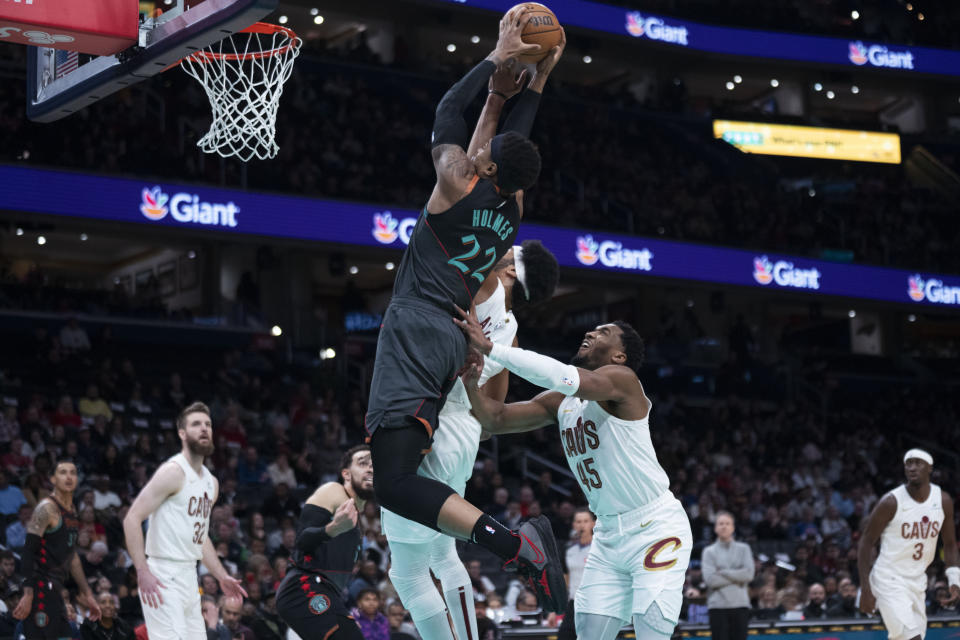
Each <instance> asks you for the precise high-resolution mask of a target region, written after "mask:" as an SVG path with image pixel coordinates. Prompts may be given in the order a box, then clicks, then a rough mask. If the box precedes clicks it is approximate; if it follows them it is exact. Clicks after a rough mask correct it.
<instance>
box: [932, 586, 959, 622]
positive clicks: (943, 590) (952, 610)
mask: <svg viewBox="0 0 960 640" xmlns="http://www.w3.org/2000/svg"><path fill="white" fill-rule="evenodd" d="M957 609H958V607H957V601H956V600H954V599H953V598H952V597H951V596H950V589H949V588H948V587H947V585H946V584H945V583H944V582H937V583H936V584H935V585H934V588H933V598H931V599H930V603H929V605H928V606H927V613H928V614H930V615H931V616H956V615H957Z"/></svg>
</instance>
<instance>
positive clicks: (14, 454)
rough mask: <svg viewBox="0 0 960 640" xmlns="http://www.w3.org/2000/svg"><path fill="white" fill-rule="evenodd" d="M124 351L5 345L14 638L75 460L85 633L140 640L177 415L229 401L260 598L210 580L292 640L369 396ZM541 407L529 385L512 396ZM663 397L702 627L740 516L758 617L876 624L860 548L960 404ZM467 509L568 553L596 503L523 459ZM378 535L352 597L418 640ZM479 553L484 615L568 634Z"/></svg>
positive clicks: (256, 634) (0, 565)
mask: <svg viewBox="0 0 960 640" xmlns="http://www.w3.org/2000/svg"><path fill="white" fill-rule="evenodd" d="M109 335H110V334H109V332H103V333H100V334H99V335H94V336H91V335H89V334H88V332H87V329H86V328H85V327H84V326H83V325H81V324H79V323H77V322H75V321H67V322H65V323H64V324H63V326H62V327H60V329H59V330H57V331H46V330H37V331H36V332H35V333H34V334H33V335H32V336H28V335H20V334H14V333H8V334H6V335H5V336H4V339H5V341H6V343H7V344H10V345H15V348H11V349H10V350H9V351H8V352H9V358H8V359H7V360H6V361H5V362H4V365H3V366H4V368H3V371H2V372H0V402H2V404H3V406H2V412H0V517H2V519H3V526H2V540H0V542H2V543H3V545H4V549H3V554H2V557H0V570H2V572H3V576H2V578H3V580H2V581H0V590H2V591H3V594H2V598H0V601H2V602H4V603H5V605H4V606H5V607H6V609H7V611H6V612H2V613H0V637H4V636H3V633H4V631H3V630H4V629H5V627H3V625H4V624H6V625H11V627H10V628H12V624H14V621H13V620H12V619H11V617H10V611H11V610H12V606H13V605H15V604H16V599H17V597H18V591H19V581H20V576H19V575H18V573H17V572H18V570H19V562H18V559H17V556H16V553H17V552H18V551H19V549H20V548H22V545H23V543H24V539H25V523H26V522H27V521H28V519H29V517H30V513H31V510H32V508H33V507H34V506H35V505H36V504H37V502H38V501H39V500H41V499H42V498H43V497H44V496H46V495H48V493H49V484H48V480H47V478H48V474H49V471H50V468H51V464H52V463H53V461H54V460H55V459H57V458H58V457H60V456H68V457H70V458H72V459H73V460H75V461H76V462H77V465H78V469H79V471H80V480H81V482H80V486H79V488H78V490H77V492H76V494H75V499H76V507H77V509H78V513H79V518H80V522H81V526H80V533H79V538H78V541H77V549H78V553H79V554H80V557H81V561H82V564H83V567H84V571H85V573H86V575H87V577H88V580H89V581H90V582H91V585H92V588H93V591H94V593H95V594H96V595H97V597H98V599H102V600H103V602H104V603H107V600H109V603H107V604H108V607H106V608H105V610H106V611H115V614H114V615H115V617H114V618H113V622H111V619H110V618H107V619H106V620H105V621H104V622H102V623H97V624H99V625H100V627H98V626H97V625H96V624H94V623H92V622H91V621H89V620H84V619H83V618H84V611H83V609H82V607H77V606H75V605H73V604H72V605H71V607H72V609H71V610H72V611H74V612H75V613H74V614H72V615H75V616H76V618H77V629H78V631H77V633H78V634H90V633H92V634H94V635H92V636H91V635H83V637H85V638H87V637H107V635H109V634H107V635H100V636H98V635H96V634H97V633H101V631H100V629H101V627H102V626H103V625H107V624H116V625H117V629H118V630H123V633H135V632H136V626H137V625H138V624H139V622H138V621H139V619H140V615H141V614H140V611H141V609H140V607H141V605H140V601H139V598H138V597H137V580H136V572H135V570H134V569H133V568H132V566H131V561H130V558H129V556H128V555H127V554H126V552H125V550H124V545H123V537H122V529H121V526H120V522H121V520H122V518H123V516H124V515H125V513H126V511H127V509H128V508H129V504H130V503H131V501H132V499H133V498H134V497H135V496H136V495H137V492H138V491H139V490H140V488H142V487H143V485H144V484H145V483H146V481H147V480H148V478H149V477H150V475H151V474H152V473H153V471H154V470H155V469H156V467H157V466H158V464H159V463H161V462H162V461H163V460H165V459H166V458H167V457H169V456H170V455H172V454H174V453H176V452H177V451H178V450H179V448H180V443H179V441H178V439H177V436H176V432H175V431H174V430H173V423H172V418H173V416H174V415H175V413H176V411H177V410H178V409H179V408H181V407H182V406H183V405H184V404H186V403H187V402H189V401H190V400H192V399H194V398H201V399H203V400H206V401H207V402H208V403H209V404H210V406H211V409H212V412H213V419H214V425H215V440H216V451H215V452H214V454H213V455H212V456H211V457H210V458H209V460H208V464H209V466H210V468H211V470H212V471H213V472H214V473H215V474H216V475H217V476H218V478H219V480H220V484H221V496H220V500H219V502H218V504H217V505H216V506H215V507H214V509H213V511H212V514H211V523H210V529H209V530H210V535H211V539H212V541H213V542H214V544H215V548H216V550H217V553H218V555H219V556H220V558H221V559H222V561H223V563H224V566H225V567H227V569H228V571H230V572H231V573H232V574H233V575H236V576H237V577H239V578H240V579H241V580H243V582H244V584H245V586H246V589H247V592H248V594H249V597H248V598H247V599H246V600H245V601H243V602H240V601H232V600H229V599H226V600H224V599H223V598H222V597H221V594H220V593H219V590H218V585H217V582H216V580H214V579H213V578H212V576H210V575H206V574H205V573H204V570H203V569H202V568H201V570H200V576H199V583H200V586H201V588H202V590H203V593H204V596H205V597H204V601H203V604H204V615H205V619H207V620H208V624H209V625H210V628H211V630H212V631H211V632H212V633H214V632H215V633H220V632H218V631H217V628H218V625H220V626H222V627H223V629H226V630H227V631H225V632H224V633H237V632H238V631H239V632H241V633H243V635H244V637H245V638H246V639H247V640H251V639H256V640H270V639H273V638H281V637H283V633H284V627H283V623H282V621H281V620H280V619H279V618H278V617H277V615H276V608H275V592H276V589H277V586H278V585H279V583H280V581H281V580H282V578H283V576H284V574H285V572H286V570H287V567H288V563H289V556H290V552H291V549H292V546H293V541H294V538H295V530H296V525H297V517H298V514H299V511H300V508H301V503H302V500H303V498H304V497H305V496H306V495H307V494H309V492H310V491H311V490H312V489H313V488H314V487H315V486H316V485H317V484H319V483H322V482H325V481H330V480H333V479H335V478H337V472H338V469H337V467H338V460H339V458H340V454H341V452H342V451H343V450H345V449H346V448H347V447H348V446H350V445H352V444H355V443H356V442H358V441H359V440H360V439H361V438H362V435H363V433H362V419H363V412H364V408H363V400H362V394H361V393H360V390H359V389H351V388H349V387H346V388H345V387H343V386H336V385H334V384H330V383H328V382H326V381H324V380H322V379H318V378H317V377H315V376H314V377H312V378H311V377H310V376H308V375H306V374H304V373H303V372H302V371H297V370H293V369H291V368H290V366H289V365H286V364H284V363H283V362H282V361H281V360H279V359H274V358H273V357H272V356H270V355H269V354H266V355H265V354H263V353H259V352H254V351H252V350H251V351H242V350H220V351H215V350H214V351H198V352H196V353H195V354H194V357H195V358H197V359H198V360H199V361H201V362H198V363H197V366H191V365H190V363H188V362H186V361H184V360H183V359H182V358H180V357H178V356H176V355H174V356H168V359H167V360H164V359H163V357H162V356H161V355H159V354H158V353H157V352H155V351H152V352H142V351H141V350H142V346H138V345H136V344H117V343H116V342H115V341H113V340H112V339H105V336H106V337H107V338H109ZM54 352H56V353H57V356H56V358H55V359H54V360H51V359H50V358H51V353H54ZM177 362H179V363H180V365H179V367H178V366H177V365H176V364H175V363H177ZM819 375H822V374H819ZM528 390H529V389H528V388H527V387H524V386H523V385H521V384H520V383H517V382H514V384H513V387H512V391H511V396H512V397H517V398H519V397H524V394H526V393H527V392H528ZM648 392H649V393H651V394H652V395H653V397H654V399H655V406H656V409H655V415H654V421H653V424H654V442H655V445H656V447H657V454H658V458H659V460H660V461H661V463H662V464H663V466H664V467H665V469H666V470H667V472H668V474H669V476H670V478H671V482H672V485H671V490H672V491H673V493H674V494H675V495H676V496H677V497H678V498H679V499H680V500H681V501H682V503H683V504H684V507H685V508H686V510H687V513H688V515H689V517H690V520H691V525H692V530H693V537H694V543H695V548H694V556H693V557H694V560H693V562H692V563H691V567H690V570H689V572H688V580H687V585H686V586H685V595H686V596H687V599H686V606H685V609H684V619H685V620H687V621H689V622H692V623H696V622H704V621H705V619H706V618H705V616H706V605H705V602H704V596H705V595H706V592H707V586H706V583H705V578H704V575H703V571H702V569H701V567H700V554H701V552H702V550H703V548H704V547H705V546H706V545H707V544H709V543H710V542H711V541H712V540H713V531H714V527H715V525H716V520H717V514H718V513H719V512H720V511H721V510H723V511H729V512H731V513H732V514H733V515H734V517H735V518H736V527H737V539H739V540H741V541H744V542H747V543H749V544H750V545H751V548H752V550H753V552H754V554H755V558H756V578H755V579H754V581H753V582H752V583H751V584H750V587H749V596H750V600H751V606H752V607H753V616H754V618H755V619H757V620H795V619H800V618H801V617H803V618H815V617H822V616H833V617H844V618H846V617H853V618H856V617H859V616H860V614H859V613H858V612H857V610H856V607H855V606H854V605H853V604H852V600H851V599H850V598H851V597H853V596H855V591H856V585H855V583H856V581H857V580H858V574H857V570H856V562H857V558H856V544H857V540H858V536H859V532H860V530H861V527H862V525H863V522H864V518H865V517H866V515H867V514H869V512H870V510H871V508H872V507H873V505H874V504H875V503H876V501H877V500H878V496H880V495H882V494H883V492H884V491H886V490H888V489H889V488H891V487H892V486H894V485H895V484H897V483H899V482H901V481H902V465H901V464H900V461H899V456H900V455H901V454H902V451H903V450H904V449H905V448H906V447H907V444H908V441H907V440H905V433H904V431H903V425H904V424H910V425H912V429H911V430H912V431H914V432H917V433H924V434H925V437H926V438H928V439H929V440H931V441H934V442H938V441H939V442H950V441H952V434H953V431H954V425H955V424H956V422H957V420H958V418H960V403H958V402H957V401H956V400H955V399H954V398H952V397H950V396H946V395H944V394H939V393H937V392H936V391H928V392H924V391H922V390H919V389H917V388H912V387H907V388H903V389H902V390H901V391H900V392H893V393H887V394H884V395H883V397H882V398H878V397H876V395H871V396H857V395H856V394H848V393H845V392H844V393H841V392H839V390H838V393H837V394H836V395H835V396H834V400H833V404H832V407H831V411H829V412H822V411H820V410H818V409H817V408H816V407H815V406H813V405H812V404H811V405H807V404H805V403H792V402H787V403H783V404H776V403H771V402H768V401H763V400H753V399H749V400H748V399H745V397H742V396H739V395H724V394H719V395H715V396H713V397H707V398H704V397H700V398H693V397H688V396H685V395H682V394H673V393H670V392H663V393H658V391H657V384H656V382H655V381H651V382H650V383H649V388H648ZM934 408H935V409H936V410H934ZM507 447H509V450H517V449H521V448H529V449H532V450H536V451H537V452H538V453H539V454H540V455H543V456H545V457H547V458H549V459H552V460H554V461H556V462H560V461H562V459H563V456H562V452H561V450H560V443H559V441H558V440H557V438H555V437H554V434H553V432H551V431H550V430H541V431H536V432H532V433H530V434H526V435H525V436H515V437H512V438H510V439H509V440H506V439H502V444H501V450H502V451H505V450H507V449H506V448H507ZM936 455H938V454H936V453H935V456H936ZM508 458H509V459H508ZM934 481H935V482H938V483H940V484H941V485H942V486H943V487H944V489H945V490H947V491H949V492H951V493H954V494H955V493H956V490H957V489H958V476H957V475H956V474H955V473H954V471H953V469H952V468H951V467H950V466H949V465H947V464H944V465H942V466H938V467H937V474H936V476H935V478H934ZM558 487H559V489H560V490H558ZM567 494H569V495H567ZM467 498H468V499H470V500H471V501H472V502H474V503H475V504H477V505H478V506H481V507H483V508H484V509H485V510H486V511H487V512H489V513H491V514H493V515H494V516H495V517H497V518H498V519H500V520H501V521H503V522H504V523H505V524H507V525H508V526H511V527H515V526H517V525H518V524H519V523H520V522H522V521H523V520H524V519H525V518H528V517H531V516H536V515H539V514H545V515H547V516H548V517H549V518H550V519H551V521H552V523H553V526H554V531H555V533H556V535H557V537H558V539H559V540H561V541H570V540H571V530H572V523H573V518H574V514H575V510H576V508H577V507H578V506H580V505H582V504H583V503H584V498H583V495H582V493H581V492H580V490H579V487H578V485H577V484H576V481H575V479H574V478H572V477H566V476H563V475H561V474H555V473H551V472H550V471H544V472H543V473H542V474H541V475H540V477H539V478H537V479H536V480H527V479H524V478H523V476H522V475H521V467H520V464H519V461H518V459H517V458H516V457H512V456H510V457H504V458H503V459H500V460H495V459H494V458H492V457H482V458H481V460H480V461H479V462H478V465H477V468H476V471H475V473H474V476H473V478H472V479H471V481H470V482H469V484H468V487H467ZM360 526H361V528H362V530H363V543H362V545H363V552H362V556H361V560H360V562H359V563H358V566H357V570H356V576H355V578H354V579H353V581H352V582H351V584H350V585H349V588H348V589H347V598H348V601H349V604H350V606H351V607H355V608H356V611H355V616H356V617H357V619H358V621H359V622H360V625H361V627H363V629H364V633H365V634H366V636H365V637H367V638H378V639H379V638H380V637H386V636H384V635H383V634H384V633H388V632H387V631H386V630H387V629H393V630H399V629H401V628H403V629H405V630H406V631H407V632H409V631H410V629H409V621H408V619H407V617H406V614H405V612H404V610H403V608H402V603H399V602H398V601H397V598H396V592H395V590H394V589H393V588H392V586H391V585H390V581H389V577H388V575H387V572H388V570H389V566H390V549H389V545H388V544H387V541H386V539H385V537H384V536H383V535H382V533H381V530H380V522H379V512H378V509H377V507H376V505H375V504H374V503H372V502H371V503H368V505H367V507H366V509H365V510H364V512H363V513H362V514H361V516H360ZM468 553H470V554H471V555H465V556H464V557H465V559H466V560H467V567H468V573H469V575H470V576H471V580H472V582H473V584H474V591H475V595H476V599H477V607H478V611H479V613H480V616H479V617H480V619H481V624H482V625H483V626H484V627H485V628H487V631H488V632H489V633H490V634H495V633H496V632H495V631H494V627H495V626H496V625H498V624H499V625H500V626H503V625H509V624H521V625H522V624H530V623H544V624H548V625H555V624H557V620H556V617H555V616H544V615H542V613H541V612H540V610H539V609H538V608H537V605H536V599H535V597H534V596H533V594H531V593H529V592H527V591H525V589H524V586H523V585H522V584H521V583H520V582H519V581H516V580H513V581H509V580H505V576H504V575H503V574H500V573H499V572H496V571H494V570H492V567H493V566H494V565H493V564H492V563H491V564H484V560H485V559H484V557H483V555H482V554H480V555H472V553H475V552H468ZM941 568H942V567H940V566H939V563H935V564H934V566H933V569H932V571H931V572H930V576H931V578H930V595H929V599H928V606H929V610H930V612H931V614H945V615H948V614H953V613H955V610H954V608H953V605H950V604H948V603H947V597H946V595H945V591H944V589H943V582H942V579H941V578H942V576H941V575H940V574H941V571H940V569H941ZM851 594H853V595H851ZM101 606H103V605H101ZM0 608H2V607H0ZM126 626H129V627H130V629H126ZM85 628H86V629H87V630H86V631H85V630H84V629H85ZM108 631H109V629H108ZM110 633H113V632H110ZM411 635H413V634H411ZM120 637H123V636H120ZM211 637H218V636H213V635H212V636H211ZM414 637H415V636H414ZM491 637H492V636H491Z"/></svg>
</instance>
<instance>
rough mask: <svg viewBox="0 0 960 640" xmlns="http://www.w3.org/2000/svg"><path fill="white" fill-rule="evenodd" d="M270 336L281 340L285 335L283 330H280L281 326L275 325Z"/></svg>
mask: <svg viewBox="0 0 960 640" xmlns="http://www.w3.org/2000/svg"><path fill="white" fill-rule="evenodd" d="M270 335H272V336H273V337H274V338H279V337H280V336H282V335H283V329H281V328H280V325H276V324H275V325H273V327H271V328H270Z"/></svg>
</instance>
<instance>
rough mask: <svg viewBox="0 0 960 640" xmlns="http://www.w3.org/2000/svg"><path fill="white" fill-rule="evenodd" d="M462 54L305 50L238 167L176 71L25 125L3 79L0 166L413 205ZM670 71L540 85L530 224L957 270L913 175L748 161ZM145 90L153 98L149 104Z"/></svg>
mask: <svg viewBox="0 0 960 640" xmlns="http://www.w3.org/2000/svg"><path fill="white" fill-rule="evenodd" d="M707 4H709V3H707ZM735 4H737V3H735ZM741 4H744V5H751V6H752V5H755V4H757V3H755V2H744V3H741ZM798 4H807V3H800V2H798ZM774 5H777V6H778V7H779V6H780V5H779V4H778V3H774ZM770 6H771V7H772V6H773V5H770ZM724 10H726V6H725V7H724ZM0 55H4V56H7V57H10V58H13V60H12V61H11V64H12V65H18V64H24V63H23V62H22V61H21V60H17V59H16V58H17V56H19V55H22V50H21V49H19V48H15V47H5V48H4V50H3V51H2V53H0ZM464 62H466V61H462V60H455V59H454V58H453V57H451V59H450V60H449V61H447V62H444V63H442V64H441V63H440V62H438V61H434V60H417V61H408V62H406V63H405V66H406V68H407V69H411V70H412V71H407V70H403V71H398V70H397V69H396V68H393V67H387V66H385V65H383V64H380V63H379V62H378V60H377V57H376V56H374V55H372V52H371V51H370V49H369V48H367V47H366V45H365V44H364V42H363V41H362V40H359V41H356V44H355V46H353V47H352V48H350V47H347V48H341V49H327V48H324V46H323V45H322V43H316V42H312V43H308V45H307V46H306V47H305V53H303V55H302V56H301V58H300V59H299V60H298V62H297V65H296V66H295V67H294V72H293V75H292V77H291V78H290V80H289V81H288V83H287V85H286V87H285V89H284V94H283V100H282V104H281V108H280V111H279V116H278V124H277V138H278V143H279V145H280V154H279V156H278V158H277V159H276V160H274V161H271V162H267V163H256V164H255V165H251V166H255V167H256V170H251V171H247V172H241V169H240V165H239V164H238V163H235V162H226V163H223V164H222V165H221V163H220V162H219V161H217V160H215V159H212V158H211V159H208V158H204V157H203V154H201V153H199V152H198V151H195V150H194V151H191V149H192V148H193V146H194V142H195V141H196V140H197V139H199V137H200V136H201V135H202V134H203V133H204V132H205V131H206V129H207V126H208V122H209V117H210V116H209V113H210V107H209V105H208V104H207V101H206V97H205V95H204V94H203V92H202V90H201V89H200V87H199V85H198V84H197V83H195V82H194V81H193V80H191V79H190V78H187V77H185V76H184V75H183V74H178V73H175V72H171V73H167V74H164V75H163V77H162V78H161V79H157V80H155V81H153V82H152V83H150V84H148V85H141V87H140V88H138V89H135V90H132V91H128V92H122V93H120V94H117V95H115V96H112V97H110V98H109V99H107V100H103V101H101V102H98V103H97V104H95V105H93V106H92V107H89V108H87V109H84V110H82V111H81V112H79V113H77V114H74V115H72V116H71V117H70V118H67V119H64V120H62V121H59V122H57V123H52V124H34V123H30V122H29V121H27V120H26V119H25V118H24V116H23V108H24V107H23V105H24V100H25V98H24V95H23V91H24V87H23V84H22V83H10V87H9V90H8V91H5V92H4V93H3V94H2V95H0V123H2V125H3V126H0V148H2V149H4V150H5V151H4V152H3V154H5V155H3V156H2V160H3V161H6V162H21V163H30V164H37V165H53V166H63V167H75V168H82V169H90V168H92V167H95V168H96V169H97V170H98V171H101V172H105V173H128V174H135V175H139V176H154V177H157V178H167V179H171V180H196V181H201V182H212V183H216V182H223V183H225V184H228V185H232V184H238V183H243V184H245V185H246V186H248V187H250V188H255V189H265V190H274V191H286V192H294V193H298V194H306V195H312V196H317V197H331V198H338V199H349V200H361V201H371V200H372V201H375V202H377V203H383V204H386V205H392V206H405V207H410V208H419V207H420V206H422V204H423V200H424V198H425V194H427V193H429V190H430V188H431V186H432V184H433V181H434V172H433V167H432V165H431V163H430V160H429V155H428V153H427V141H428V139H429V131H430V127H431V124H432V118H433V112H434V109H435V106H436V103H437V102H438V100H439V98H440V96H441V95H442V94H443V92H444V91H445V90H446V88H447V87H448V85H449V83H451V82H452V81H453V80H454V79H455V78H456V77H457V76H458V75H459V74H460V73H462V71H463V70H464V69H465V68H466V67H465V65H464V64H463V63H464ZM394 66H396V65H394ZM427 73H429V74H430V75H425V74H427ZM559 76H560V77H562V73H560V74H559ZM677 82H678V83H679V84H677V85H675V84H674V83H673V82H669V81H667V82H665V84H664V85H663V86H656V87H649V88H648V89H645V90H642V91H641V90H637V88H636V86H634V85H628V84H622V85H619V86H615V87H608V88H604V89H599V90H598V89H596V88H587V87H582V86H578V85H576V84H572V83H564V82H563V81H562V80H561V79H559V78H558V79H557V80H556V81H552V82H551V83H549V84H548V90H547V95H546V96H545V99H544V102H543V104H542V106H541V108H540V112H539V115H538V118H537V121H536V124H535V127H534V130H533V135H532V138H533V139H534V140H535V141H536V142H537V144H538V145H539V146H540V149H541V154H542V156H543V161H544V162H543V171H542V174H541V178H540V180H539V182H538V184H537V185H536V186H535V187H534V188H533V189H531V190H529V192H528V194H527V202H526V207H525V211H526V215H527V218H528V219H531V220H536V221H541V222H546V223H548V224H562V225H575V226H581V227H587V228H593V229H610V230H618V231H625V232H631V233H637V234H642V235H648V236H662V237H665V238H674V239H687V240H693V241H700V242H709V243H719V244H726V245H733V246H746V247H749V248H753V249H758V250H773V251H786V252H791V253H800V254H808V255H819V254H821V253H822V252H823V251H824V250H829V249H833V250H841V251H846V252H849V254H850V255H851V256H852V258H853V259H854V260H856V261H859V262H867V263H877V264H884V265H892V266H902V267H905V268H915V269H933V268H936V269H939V270H941V271H945V270H957V269H960V258H958V257H957V255H956V252H953V251H952V250H951V248H952V247H953V246H954V245H955V244H956V242H957V241H958V240H960V225H958V224H957V222H956V217H955V216H953V215H951V214H952V211H953V209H952V203H950V202H947V201H945V199H944V198H943V197H942V196H940V195H938V194H937V193H936V192H934V191H931V190H928V189H922V188H918V187H915V186H913V185H912V184H911V183H910V181H909V180H908V179H907V176H906V173H905V170H904V169H903V168H902V167H900V166H869V165H864V164H857V165H852V164H845V163H842V162H822V161H821V162H810V163H803V162H797V161H794V160H787V159H780V160H777V161H772V160H769V159H768V160H763V161H760V160H758V159H756V158H755V157H752V156H744V155H743V154H739V153H735V152H733V151H732V150H731V148H730V147H728V146H727V145H726V144H725V143H721V142H718V141H716V140H714V138H713V136H712V132H711V131H710V127H709V121H710V117H711V115H712V114H713V113H719V112H721V110H722V109H725V108H728V107H729V105H727V106H725V105H724V104H722V103H721V104H714V105H710V106H706V107H705V106H703V105H701V104H699V103H697V106H696V107H694V104H693V101H691V100H688V99H687V98H686V97H685V95H684V88H683V84H682V82H679V80H678V81H677ZM698 100H699V98H698ZM158 101H159V103H161V104H162V105H163V109H162V112H160V113H155V112H154V111H155V109H156V108H157V104H158ZM677 112H681V113H683V114H685V115H684V117H683V118H677V117H676V113H677ZM473 115H475V114H473ZM752 115H756V116H761V114H759V113H758V114H752ZM470 117H472V115H471V116H470ZM762 117H765V116H762ZM145 118H149V119H150V121H151V123H152V124H151V126H150V127H144V126H143V121H144V119H145ZM906 151H907V149H905V152H906ZM947 152H948V151H944V153H947ZM398 167H402V168H403V169H402V171H398V170H397V168H398ZM241 173H244V177H243V178H241ZM798 185H799V186H798ZM894 229H896V231H893V230H894Z"/></svg>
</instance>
